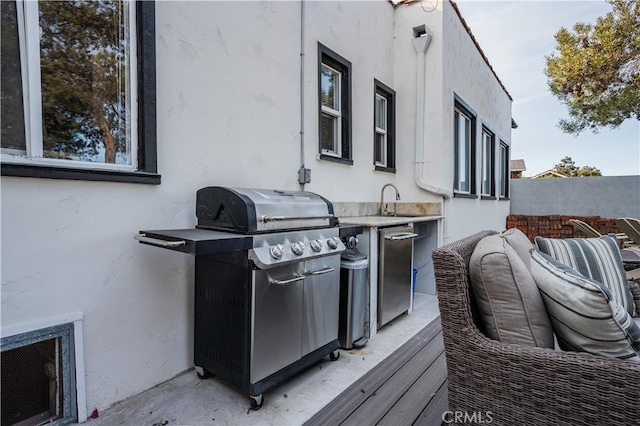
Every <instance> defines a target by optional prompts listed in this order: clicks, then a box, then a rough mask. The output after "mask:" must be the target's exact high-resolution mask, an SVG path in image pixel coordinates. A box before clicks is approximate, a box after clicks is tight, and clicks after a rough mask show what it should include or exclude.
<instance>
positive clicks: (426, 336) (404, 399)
mask: <svg viewBox="0 0 640 426" xmlns="http://www.w3.org/2000/svg"><path fill="white" fill-rule="evenodd" d="M445 383H446V364H445V361H444V345H443V342H442V333H441V326H440V319H439V318H437V319H436V320H434V321H432V322H431V323H430V324H429V325H427V326H426V327H425V328H424V329H422V330H421V331H420V332H418V333H417V334H416V335H415V336H414V337H412V338H411V339H409V341H407V342H406V343H405V344H404V345H402V346H401V347H400V348H398V349H397V350H396V351H395V352H393V353H392V354H391V355H389V356H388V357H387V358H385V359H384V360H383V361H382V362H381V363H380V364H378V365H377V366H376V367H374V368H373V369H372V370H371V371H369V372H368V373H367V374H365V375H364V376H363V377H361V378H360V379H359V380H357V381H356V382H354V383H353V384H352V385H351V386H350V387H349V388H347V389H346V390H345V391H344V392H342V393H341V394H340V395H338V397H336V398H335V399H333V400H332V401H331V402H329V404H327V405H326V406H325V407H324V408H323V409H322V410H320V411H319V412H318V413H316V415H314V416H313V417H312V418H311V419H309V421H307V422H306V423H305V425H309V426H313V425H327V424H331V425H339V424H344V425H350V424H353V425H363V424H366V425H373V424H412V423H413V422H414V421H417V422H421V421H426V420H427V419H429V420H430V419H433V418H436V417H434V416H435V414H434V413H437V418H441V416H442V412H443V411H445V410H446V408H447V398H446V386H443V384H445ZM443 394H444V397H443V396H442V395H443ZM430 407H431V408H430ZM423 424H424V423H423Z"/></svg>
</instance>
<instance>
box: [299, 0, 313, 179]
mask: <svg viewBox="0 0 640 426" xmlns="http://www.w3.org/2000/svg"><path fill="white" fill-rule="evenodd" d="M304 17H305V4H304V0H300V169H298V183H299V184H300V190H301V191H304V184H305V183H309V182H311V170H309V169H307V168H305V166H304V42H305V34H304V30H305V19H304Z"/></svg>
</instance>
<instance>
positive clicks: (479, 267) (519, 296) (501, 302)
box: [469, 235, 553, 348]
mask: <svg viewBox="0 0 640 426" xmlns="http://www.w3.org/2000/svg"><path fill="white" fill-rule="evenodd" d="M469 268H470V274H471V288H472V290H473V294H474V296H475V299H476V305H477V307H478V312H479V314H480V319H481V321H482V323H483V325H484V327H485V330H486V333H487V335H488V336H489V337H491V338H492V339H495V340H499V341H501V342H505V343H515V344H521V345H526V346H537V347H543V348H552V347H553V329H552V327H551V322H550V321H549V317H548V315H547V312H546V309H545V306H544V303H543V301H542V298H541V297H540V292H539V291H538V287H537V286H536V283H535V281H534V280H533V277H532V276H531V273H530V272H529V270H528V268H527V267H526V266H525V264H524V262H523V261H522V259H520V256H518V254H516V252H515V250H514V249H513V248H512V247H511V246H510V245H509V244H508V243H507V241H506V240H505V239H504V238H502V237H501V236H500V235H490V236H487V237H485V238H483V239H482V240H480V242H478V244H477V246H476V248H475V250H474V252H473V254H472V256H471V260H470V264H469Z"/></svg>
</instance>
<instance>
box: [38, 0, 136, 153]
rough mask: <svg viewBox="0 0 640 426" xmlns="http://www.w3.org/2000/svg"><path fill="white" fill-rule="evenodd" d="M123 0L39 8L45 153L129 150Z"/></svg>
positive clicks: (51, 4)
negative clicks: (125, 94) (121, 3)
mask: <svg viewBox="0 0 640 426" xmlns="http://www.w3.org/2000/svg"><path fill="white" fill-rule="evenodd" d="M119 7H120V2H112V1H104V0H103V1H82V0H73V1H61V2H58V1H43V2H39V12H40V29H41V37H40V68H41V74H42V114H43V118H42V119H43V143H44V150H45V156H47V157H55V158H68V157H80V158H83V159H90V158H91V157H94V156H96V155H97V154H98V152H99V150H104V161H105V162H106V163H115V161H116V155H117V153H120V152H126V149H127V147H126V145H127V144H126V139H127V138H126V134H125V133H124V131H126V124H125V123H126V121H127V117H126V115H127V114H126V103H125V97H124V96H123V94H124V93H125V90H126V86H125V85H126V78H123V77H124V76H125V75H126V69H125V68H124V64H125V58H124V54H125V53H124V52H125V51H126V49H125V45H124V43H125V40H124V39H123V38H122V36H121V34H122V33H123V32H124V31H125V28H124V22H123V20H122V14H121V13H120V11H119Z"/></svg>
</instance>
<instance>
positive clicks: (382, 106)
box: [375, 95, 387, 130]
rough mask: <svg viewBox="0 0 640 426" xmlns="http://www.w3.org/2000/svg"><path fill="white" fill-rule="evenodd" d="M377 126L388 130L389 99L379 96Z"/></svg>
mask: <svg viewBox="0 0 640 426" xmlns="http://www.w3.org/2000/svg"><path fill="white" fill-rule="evenodd" d="M375 126H376V127H378V128H380V129H384V130H386V129H387V99H386V98H384V97H382V96H379V95H377V96H376V113H375Z"/></svg>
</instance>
